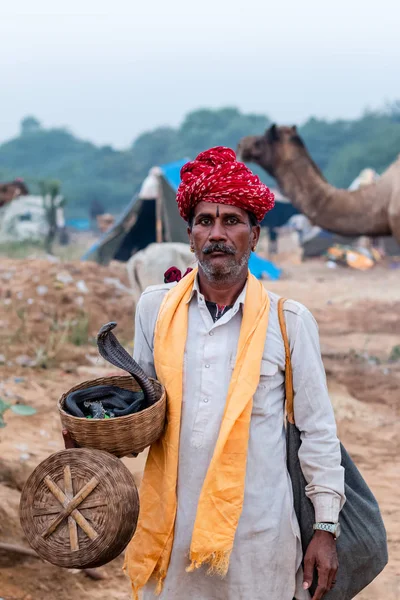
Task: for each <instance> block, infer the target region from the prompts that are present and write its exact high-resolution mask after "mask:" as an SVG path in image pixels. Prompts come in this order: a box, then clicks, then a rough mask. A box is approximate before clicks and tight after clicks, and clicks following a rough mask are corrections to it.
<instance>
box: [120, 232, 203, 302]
mask: <svg viewBox="0 0 400 600" xmlns="http://www.w3.org/2000/svg"><path fill="white" fill-rule="evenodd" d="M195 266H196V259H195V257H194V255H193V254H192V253H191V251H190V246H189V244H181V243H177V242H176V243H173V242H164V243H161V244H157V243H154V244H150V245H149V246H147V248H144V249H143V250H140V251H139V252H136V254H134V255H133V256H131V258H130V259H129V261H128V262H127V264H126V268H127V271H128V279H129V283H130V286H131V289H132V296H133V302H134V305H135V306H136V305H137V303H138V302H139V298H140V295H141V294H142V293H143V292H144V290H145V289H146V288H147V287H148V286H150V285H158V284H161V283H164V273H165V271H166V270H167V269H169V267H177V268H178V269H179V270H180V271H181V272H182V274H183V273H184V272H185V271H186V269H187V267H192V268H193V267H195Z"/></svg>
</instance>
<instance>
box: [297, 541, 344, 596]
mask: <svg viewBox="0 0 400 600" xmlns="http://www.w3.org/2000/svg"><path fill="white" fill-rule="evenodd" d="M338 567H339V563H338V558H337V553H336V541H335V539H334V537H333V535H332V534H331V533H329V532H328V531H316V532H315V533H314V536H313V538H312V540H311V542H310V544H309V546H308V548H307V552H306V555H305V557H304V577H303V582H304V583H303V588H304V589H305V590H308V588H309V587H310V586H311V583H312V580H313V574H314V568H315V569H317V571H318V587H317V589H316V590H315V594H314V596H313V597H312V600H321V598H322V597H323V596H324V594H325V593H326V592H328V591H329V590H330V589H332V588H333V586H334V585H335V579H336V573H337V570H338Z"/></svg>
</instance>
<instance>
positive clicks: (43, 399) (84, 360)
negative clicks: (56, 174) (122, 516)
mask: <svg viewBox="0 0 400 600" xmlns="http://www.w3.org/2000/svg"><path fill="white" fill-rule="evenodd" d="M297 262H298V261H296V260H292V259H291V258H290V257H287V256H282V257H281V263H282V264H283V265H284V268H285V275H284V278H283V279H281V280H280V281H278V282H273V283H268V284H266V285H267V286H268V287H269V288H270V289H271V290H272V291H274V292H277V293H279V294H281V295H283V296H285V297H290V298H294V299H296V300H299V301H300V302H303V303H304V304H306V305H307V306H308V307H309V308H310V309H311V310H312V311H313V313H314V314H315V316H316V318H317V320H318V323H319V326H320V333H321V347H322V352H323V357H324V362H325V366H326V370H327V375H328V382H329V388H330V393H331V397H332V402H333V405H334V409H335V413H336V418H337V422H338V429H339V435H340V438H341V440H342V442H343V443H344V445H345V446H346V448H347V449H348V451H349V452H350V454H351V455H352V457H353V459H354V460H355V461H356V463H357V465H358V467H359V468H360V470H361V472H362V474H363V475H364V477H365V478H366V480H367V482H368V484H369V485H370V487H371V489H372V490H373V492H374V494H375V495H376V497H377V499H378V501H379V503H380V506H381V510H382V513H383V517H384V520H385V524H386V527H387V532H388V539H389V550H390V562H389V565H388V566H387V568H386V569H385V570H384V572H383V573H382V574H381V575H380V576H379V577H378V578H377V579H376V580H375V581H374V582H373V583H372V584H371V585H370V586H369V587H368V588H367V589H366V590H364V592H363V593H361V594H360V595H359V596H358V598H359V600H372V599H373V600H397V599H398V598H400V543H399V542H400V516H399V514H400V513H399V508H400V502H399V497H398V484H397V485H396V481H397V482H398V473H399V472H400V464H399V463H400V460H399V442H398V439H399V435H398V433H399V428H398V416H399V406H400V402H399V384H400V362H390V361H389V360H388V359H389V356H390V354H391V352H392V349H393V348H394V347H395V346H397V345H398V344H400V319H399V315H400V270H399V269H391V268H389V266H388V265H384V264H381V265H378V266H377V267H375V268H374V269H373V270H371V271H369V272H365V273H360V272H355V271H351V270H349V269H345V268H338V269H334V270H330V269H328V268H327V267H326V265H325V264H324V263H323V262H321V261H311V262H308V263H306V264H297ZM60 272H63V273H64V275H63V276H61V280H63V281H64V283H62V281H59V280H60V277H58V278H57V275H59V273H60ZM7 273H12V275H11V276H10V275H7ZM65 273H69V274H70V275H71V277H72V281H71V280H70V278H69V277H68V276H66V275H65ZM37 278H38V279H37ZM110 279H114V282H111V283H110ZM115 279H118V281H119V283H116V282H115ZM81 280H83V281H84V282H85V284H86V288H87V291H84V292H82V290H83V289H85V288H84V286H82V284H79V286H78V287H80V288H81V290H79V289H78V288H77V287H76V285H77V281H81ZM60 284H61V285H60ZM120 284H121V285H120ZM39 285H45V286H46V287H47V288H48V289H47V292H46V293H45V294H43V295H40V293H38V291H37V288H38V286H39ZM125 285H126V279H125V274H124V271H123V269H120V268H119V267H117V266H115V265H113V266H112V267H109V268H102V267H97V266H93V265H90V266H87V265H83V266H82V264H81V263H67V264H62V265H60V264H57V265H53V264H49V263H47V262H46V261H29V260H26V261H4V262H3V261H2V264H1V266H0V321H1V324H2V327H1V328H0V331H1V332H2V333H1V334H0V335H1V338H0V341H1V346H0V353H1V354H2V355H3V356H2V357H0V363H3V364H2V365H1V366H0V373H1V381H0V396H1V397H3V398H4V399H5V400H10V401H15V400H17V401H20V402H26V403H28V404H30V405H32V406H34V407H35V408H36V409H37V414H36V415H34V416H31V417H20V416H17V415H14V414H13V413H10V411H8V412H7V413H6V415H5V420H6V422H7V426H6V427H5V428H3V429H0V457H1V459H0V460H1V462H0V542H8V543H14V544H24V545H27V543H26V540H24V537H23V534H22V531H21V528H20V525H19V519H18V504H19V497H20V491H21V489H22V486H23V484H24V482H25V481H26V479H27V477H28V476H29V474H30V473H31V472H32V470H33V469H34V468H35V467H36V465H38V464H39V463H40V462H41V461H42V460H43V459H44V458H46V457H47V456H49V455H50V454H51V453H53V452H56V451H57V450H59V449H61V448H62V441H61V435H60V425H59V418H58V415H57V412H56V401H57V398H58V397H59V395H60V394H61V393H63V392H65V391H66V390H68V389H69V388H70V387H71V386H72V385H74V384H76V383H77V382H79V381H82V380H85V379H91V378H94V377H96V376H99V375H103V374H106V373H109V372H110V370H112V369H110V368H107V367H106V366H105V365H104V363H102V362H101V361H100V360H98V359H97V357H96V349H95V347H94V345H93V336H94V335H95V332H96V331H97V330H98V328H99V327H100V326H101V325H102V324H103V323H104V322H106V321H107V320H112V319H115V320H116V321H118V322H119V323H120V324H121V326H120V328H119V330H120V331H121V336H122V337H123V338H124V341H125V342H126V343H127V344H129V340H131V339H132V334H133V325H132V310H131V297H130V295H129V292H128V291H127V290H126V289H124V287H125ZM41 291H43V290H41ZM77 297H80V298H82V300H79V301H76V298H77ZM9 299H11V302H9V301H8V300H9ZM29 299H31V300H33V302H28V300H29ZM22 309H23V310H22ZM21 315H23V317H22V318H21ZM85 315H87V316H88V325H87V327H86V329H87V331H86V330H85V331H86V333H84V334H82V332H81V329H82V327H81V325H82V320H83V321H84V320H85V319H84V317H85ZM71 322H72V325H71ZM74 322H75V325H74V324H73V323H74ZM66 323H67V324H66ZM76 323H78V325H79V327H78V331H75V329H74V327H75V328H76V326H77V325H76ZM71 328H72V329H71ZM65 330H66V331H67V333H65ZM63 332H64V337H60V336H62V334H63ZM122 332H123V335H122ZM78 334H79V335H78ZM77 335H78V338H76V336H77ZM57 336H58V337H57ZM50 337H52V340H53V341H52V342H51V344H50V343H49V338H50ZM82 338H83V341H82ZM77 341H79V342H80V345H77V344H76V342H77ZM39 349H41V351H40V352H39V351H38V350H39ZM21 356H25V358H24V359H21V358H19V357H21ZM124 462H125V464H127V465H128V467H129V468H130V470H131V471H132V472H133V473H134V474H135V477H136V479H137V481H139V480H140V476H141V471H142V468H143V462H144V458H143V456H140V457H138V458H136V459H133V458H131V459H124ZM121 565H122V558H121V557H120V558H119V559H117V560H116V561H114V562H113V563H110V564H109V565H107V566H105V567H102V568H101V569H100V571H101V572H102V574H103V575H104V577H105V578H104V579H103V580H101V581H93V580H92V579H89V578H88V577H87V576H86V575H85V574H84V573H82V572H79V571H69V570H65V569H64V570H63V569H60V568H57V567H54V566H52V565H50V564H47V563H44V562H42V561H40V560H36V559H34V558H29V557H23V556H21V555H18V554H14V553H10V552H8V553H6V552H4V551H3V552H2V551H1V550H0V598H3V599H4V600H11V599H12V600H23V599H24V600H67V598H74V599H75V598H76V599H78V598H85V599H86V598H87V599H89V600H110V599H112V600H128V599H130V597H131V595H130V589H129V584H128V581H127V580H126V579H125V576H124V575H123V573H122V571H121Z"/></svg>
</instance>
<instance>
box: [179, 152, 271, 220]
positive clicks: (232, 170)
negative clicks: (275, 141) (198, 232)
mask: <svg viewBox="0 0 400 600" xmlns="http://www.w3.org/2000/svg"><path fill="white" fill-rule="evenodd" d="M176 200H177V202H178V207H179V212H180V214H181V217H183V219H185V221H187V220H188V218H189V214H190V212H191V210H192V209H193V208H194V207H195V206H196V204H198V203H199V202H201V201H205V202H215V203H218V204H230V205H232V206H237V207H238V208H242V209H243V210H246V211H248V212H252V213H253V214H254V215H255V216H256V219H257V221H262V220H263V218H264V217H265V214H266V213H267V212H268V211H269V210H271V208H273V206H274V201H275V198H274V195H273V193H272V192H271V191H270V190H269V188H268V187H267V186H266V185H265V184H264V183H262V182H261V181H260V179H259V177H257V175H254V173H252V172H251V171H250V169H249V168H248V167H246V165H244V164H243V163H241V162H238V161H237V160H236V155H235V153H234V151H233V150H231V149H230V148H225V147H223V146H217V147H216V148H211V149H210V150H206V151H205V152H201V154H199V155H198V157H197V158H196V160H192V161H191V162H188V163H186V164H185V165H184V166H183V167H182V169H181V183H180V185H179V188H178V192H177V196H176Z"/></svg>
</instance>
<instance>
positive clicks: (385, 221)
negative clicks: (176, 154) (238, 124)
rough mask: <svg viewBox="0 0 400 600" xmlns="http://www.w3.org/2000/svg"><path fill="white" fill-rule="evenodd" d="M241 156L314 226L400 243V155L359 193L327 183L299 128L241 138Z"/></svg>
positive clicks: (239, 150)
mask: <svg viewBox="0 0 400 600" xmlns="http://www.w3.org/2000/svg"><path fill="white" fill-rule="evenodd" d="M238 157H239V159H240V160H243V161H245V162H255V163H257V164H258V165H260V166H261V167H262V168H263V169H265V171H267V173H269V174H270V175H271V176H272V177H274V178H275V179H276V181H277V183H278V185H279V187H280V189H281V191H282V193H283V194H284V195H285V196H286V197H287V198H289V199H290V200H291V202H292V203H293V205H294V206H295V207H296V208H297V209H298V210H300V211H301V212H302V213H303V214H304V215H306V216H307V217H308V218H309V219H310V221H311V222H312V223H313V224H314V225H318V226H319V227H322V229H326V230H328V231H331V232H333V233H336V234H339V235H344V236H357V237H358V236H369V237H380V236H389V235H393V236H394V238H395V239H396V241H397V243H400V155H399V156H398V157H397V160H396V161H395V162H393V163H392V164H391V165H390V166H389V168H388V169H387V170H386V171H385V172H384V173H383V175H382V176H381V178H380V179H379V180H378V181H376V182H374V183H371V184H370V185H365V186H362V187H360V188H359V189H358V190H355V191H348V190H342V189H337V188H335V187H334V186H333V185H330V184H329V183H328V182H327V181H326V179H325V178H324V176H323V174H322V173H321V171H320V170H319V168H318V166H317V165H316V164H315V162H314V161H313V159H312V158H311V156H310V154H309V153H308V151H307V148H306V147H305V145H304V142H303V141H302V139H301V138H300V136H299V134H298V133H297V129H296V127H295V126H293V127H278V126H276V125H272V126H271V127H270V128H269V129H267V131H266V132H265V134H264V135H260V136H249V137H245V138H243V139H242V140H241V141H240V142H239V146H238Z"/></svg>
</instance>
